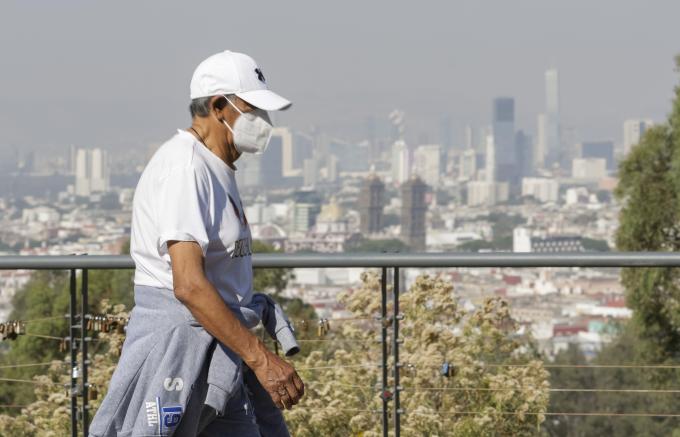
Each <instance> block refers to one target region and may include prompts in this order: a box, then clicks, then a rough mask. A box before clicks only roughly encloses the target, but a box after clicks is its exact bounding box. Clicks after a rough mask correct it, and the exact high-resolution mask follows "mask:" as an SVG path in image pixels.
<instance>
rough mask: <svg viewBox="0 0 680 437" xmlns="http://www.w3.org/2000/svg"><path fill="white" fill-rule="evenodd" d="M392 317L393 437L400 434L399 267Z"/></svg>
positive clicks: (395, 277)
mask: <svg viewBox="0 0 680 437" xmlns="http://www.w3.org/2000/svg"><path fill="white" fill-rule="evenodd" d="M393 286H394V290H393V292H394V304H393V309H394V315H393V316H392V329H393V332H392V353H393V355H394V436H395V437H399V435H400V434H401V406H400V403H399V391H400V390H401V387H400V386H399V368H400V367H401V363H399V319H400V318H401V315H400V314H399V267H395V268H394V283H393Z"/></svg>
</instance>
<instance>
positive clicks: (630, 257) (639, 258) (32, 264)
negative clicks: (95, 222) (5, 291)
mask: <svg viewBox="0 0 680 437" xmlns="http://www.w3.org/2000/svg"><path fill="white" fill-rule="evenodd" d="M134 267H135V264H134V262H133V260H132V257H130V256H129V255H87V256H74V255H37V256H34V255H27V256H14V255H9V256H0V270H16V269H29V270H48V269H133V268H134ZM253 267H255V268H277V267H287V268H293V267H299V268H320V267H329V268H346V267H364V268H369V267H389V268H394V267H402V268H408V267H680V253H672V252H570V253H566V252H565V253H513V252H507V253H506V252H488V253H467V252H458V253H455V252H454V253H408V252H405V253H341V254H319V253H315V254H288V253H266V254H265V253H261V254H254V255H253Z"/></svg>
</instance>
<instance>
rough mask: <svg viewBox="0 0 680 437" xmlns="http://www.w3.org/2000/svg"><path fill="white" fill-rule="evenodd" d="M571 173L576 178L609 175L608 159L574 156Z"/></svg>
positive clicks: (599, 177)
mask: <svg viewBox="0 0 680 437" xmlns="http://www.w3.org/2000/svg"><path fill="white" fill-rule="evenodd" d="M571 173H572V177H573V178H575V179H589V180H597V179H602V178H604V177H606V176H607V160H606V159H605V158H574V162H573V164H572V166H571Z"/></svg>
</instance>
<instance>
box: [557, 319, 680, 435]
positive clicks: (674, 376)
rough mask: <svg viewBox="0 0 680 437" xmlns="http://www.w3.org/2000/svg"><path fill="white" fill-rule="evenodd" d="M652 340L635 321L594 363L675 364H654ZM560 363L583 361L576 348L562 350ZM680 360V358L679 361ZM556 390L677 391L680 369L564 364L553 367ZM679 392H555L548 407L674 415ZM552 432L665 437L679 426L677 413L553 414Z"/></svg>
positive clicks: (575, 410)
mask: <svg viewBox="0 0 680 437" xmlns="http://www.w3.org/2000/svg"><path fill="white" fill-rule="evenodd" d="M649 352H650V344H649V343H648V342H645V341H641V340H640V332H638V331H637V326H636V324H635V323H628V324H626V325H625V326H624V328H623V330H622V331H621V334H620V335H619V337H618V338H617V339H616V340H615V341H614V342H613V343H611V344H609V345H607V346H605V347H604V348H603V349H602V351H600V353H599V354H598V356H597V357H596V359H595V360H594V362H593V363H592V364H602V365H620V364H624V365H626V364H674V362H673V361H666V362H663V361H661V362H656V361H653V360H654V358H651V357H650V355H649ZM555 363H556V364H576V365H579V364H585V360H584V358H583V355H582V354H581V353H580V352H579V351H578V349H577V348H576V347H573V348H570V349H569V350H568V351H565V352H562V353H560V354H558V356H557V358H556V360H555ZM675 364H677V362H675ZM550 376H551V378H550V385H551V387H552V388H570V389H588V390H598V389H603V390H631V389H632V390H635V389H641V390H649V389H651V390H677V381H678V378H680V370H678V369H664V368H656V369H639V368H626V367H622V368H564V369H560V368H557V369H551V371H550ZM678 404H680V394H678V393H673V392H667V393H647V392H638V393H635V392H632V393H631V392H606V391H605V392H553V393H551V399H550V410H551V411H555V412H567V413H569V412H572V413H574V412H595V413H596V412H601V413H607V412H612V413H654V414H674V413H675V406H676V405H678ZM544 430H545V431H546V433H547V434H548V435H553V436H591V435H612V436H614V435H616V436H618V435H631V436H632V435H636V436H637V435H645V436H666V435H670V434H671V433H672V432H673V430H676V432H677V431H678V430H680V419H678V418H674V417H666V418H663V417H653V418H651V417H634V416H632V417H627V416H619V417H607V416H591V417H588V416H554V417H549V418H548V420H546V423H545V424H544Z"/></svg>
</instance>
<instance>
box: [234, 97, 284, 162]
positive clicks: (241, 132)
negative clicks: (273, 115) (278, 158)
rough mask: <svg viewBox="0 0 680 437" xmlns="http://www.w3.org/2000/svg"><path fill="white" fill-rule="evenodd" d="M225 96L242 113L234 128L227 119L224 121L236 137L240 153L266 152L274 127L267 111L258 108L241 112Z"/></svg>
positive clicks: (237, 148)
mask: <svg viewBox="0 0 680 437" xmlns="http://www.w3.org/2000/svg"><path fill="white" fill-rule="evenodd" d="M224 98H225V99H227V102H229V104H230V105H231V106H233V107H234V109H236V110H237V111H238V113H239V114H241V115H240V116H239V117H238V118H237V119H236V122H235V123H234V127H233V128H232V127H231V126H229V124H228V123H227V122H226V121H223V123H224V125H225V126H227V129H229V131H230V132H231V134H232V136H233V137H234V147H235V148H236V150H237V151H239V152H240V153H244V152H245V153H254V154H256V155H260V154H262V153H264V151H265V150H266V149H267V145H268V144H269V139H270V138H271V136H272V129H273V126H272V122H271V120H270V119H269V114H267V111H264V110H262V109H259V108H257V109H255V110H254V111H252V112H241V111H240V110H239V109H238V108H237V107H236V105H234V104H233V103H232V101H231V100H229V99H228V98H227V96H224Z"/></svg>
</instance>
